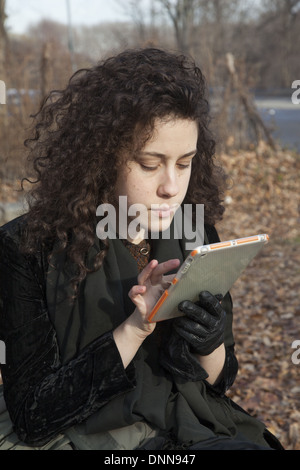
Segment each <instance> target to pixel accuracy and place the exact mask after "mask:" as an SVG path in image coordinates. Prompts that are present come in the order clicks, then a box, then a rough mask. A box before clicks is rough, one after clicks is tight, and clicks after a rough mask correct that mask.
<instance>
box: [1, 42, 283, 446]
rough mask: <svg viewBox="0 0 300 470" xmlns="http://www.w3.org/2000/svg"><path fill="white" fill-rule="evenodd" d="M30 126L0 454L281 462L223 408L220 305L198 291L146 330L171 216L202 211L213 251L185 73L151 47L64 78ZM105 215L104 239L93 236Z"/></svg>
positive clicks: (202, 103)
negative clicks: (245, 457) (144, 454)
mask: <svg viewBox="0 0 300 470" xmlns="http://www.w3.org/2000/svg"><path fill="white" fill-rule="evenodd" d="M36 119H37V122H36V125H35V133H34V136H33V137H32V139H30V140H28V141H27V142H26V144H27V146H28V147H29V149H30V153H29V156H30V160H31V161H32V162H33V169H34V171H35V174H36V176H37V177H36V181H35V182H34V185H35V186H33V189H32V190H31V192H30V194H29V211H28V213H27V214H26V215H25V216H22V217H20V218H18V219H16V220H14V221H12V222H10V223H8V224H7V225H5V226H4V227H2V229H1V238H0V240H1V260H0V263H1V266H0V268H1V320H0V321H1V328H0V331H1V339H2V340H3V341H4V342H5V345H6V365H4V366H3V367H2V375H3V384H4V398H5V403H6V407H7V410H8V413H9V416H10V420H11V422H12V423H13V426H14V431H15V432H12V434H11V435H10V436H8V437H7V435H8V431H6V439H3V444H2V445H3V446H6V448H22V446H23V447H24V446H28V447H31V448H32V447H33V448H44V449H48V448H51V449H56V448H75V449H109V450H112V449H127V450H128V449H166V448H182V449H184V448H189V449H208V448H209V449H255V448H258V449H266V448H267V449H270V448H281V446H280V444H279V443H278V441H277V440H276V439H275V438H274V437H273V436H272V435H271V434H270V433H269V432H268V431H267V430H266V429H265V426H264V425H263V423H260V422H259V421H257V420H256V419H254V418H252V417H251V416H249V415H248V414H247V413H245V412H244V411H243V410H241V409H240V408H239V407H238V406H237V405H235V404H234V403H233V402H232V401H231V400H229V399H228V398H227V397H226V396H225V391H226V390H227V389H228V387H230V385H231V384H232V383H233V381H234V378H235V376H236V373H237V361H236V358H235V355H234V340H233V336H232V326H231V325H232V303H231V298H230V295H229V293H228V294H227V295H226V296H225V297H224V298H223V299H222V300H220V299H219V298H218V299H217V298H216V297H215V296H213V295H211V294H210V293H209V292H201V293H200V292H199V301H198V302H196V303H195V304H194V303H192V302H189V301H185V300H184V299H183V302H182V303H181V304H180V305H179V309H181V310H182V312H183V313H184V316H182V317H180V318H176V319H172V320H167V321H164V322H161V323H159V324H158V325H155V323H149V322H148V321H147V316H148V315H149V313H150V311H151V309H152V307H153V306H154V304H155V302H156V301H157V299H158V298H159V296H160V295H161V293H162V291H163V289H164V288H166V287H167V286H168V283H169V282H170V281H171V279H172V277H173V274H174V273H175V272H176V270H177V268H178V266H179V264H180V263H181V262H182V261H183V260H184V258H185V256H186V254H187V250H186V240H185V238H184V235H183V237H182V239H178V238H176V237H175V236H174V235H173V236H172V233H173V232H172V231H171V230H170V237H169V239H166V238H164V237H163V236H159V234H163V233H165V231H166V230H168V229H170V228H171V227H172V226H173V225H174V224H173V222H174V214H176V213H177V212H176V210H179V209H178V208H180V207H182V206H183V204H186V203H187V204H193V205H194V206H196V205H197V204H204V215H205V227H204V228H205V243H210V242H216V241H218V240H219V238H218V235H217V232H216V230H215V228H214V224H215V222H216V221H218V220H219V219H220V218H221V217H222V214H223V206H222V194H223V190H224V184H225V178H224V175H223V173H222V171H221V169H220V168H218V167H217V166H216V165H215V163H214V159H213V156H214V140H213V139H212V137H211V134H210V132H209V130H208V105H207V101H206V97H205V82H204V78H203V76H202V73H201V71H200V69H199V68H198V67H196V66H195V65H194V63H193V62H192V61H191V60H189V59H187V58H185V57H182V56H176V55H174V54H170V53H167V52H165V51H162V50H158V49H151V48H149V49H148V48H146V49H142V50H132V51H131V50H129V51H125V52H123V53H121V54H119V55H117V56H116V57H111V58H109V59H107V60H105V61H103V62H102V63H100V64H99V65H97V66H95V67H92V68H91V69H87V70H82V71H79V72H77V73H76V74H75V75H74V76H73V77H72V78H71V80H70V82H69V84H68V86H67V88H66V89H65V90H64V91H62V92H55V93H54V92H53V93H52V94H50V96H49V97H48V99H47V100H46V101H45V103H44V104H43V106H42V107H41V110H40V112H39V113H38V114H37V116H36ZM124 198H126V199H125V200H126V204H127V205H126V209H127V210H125V212H127V214H126V216H125V219H124V213H122V214H121V204H120V201H122V203H123V201H124ZM135 204H140V205H141V204H142V205H143V208H144V210H143V211H141V212H140V215H139V216H138V217H137V220H135V221H134V217H133V215H132V212H131V208H132V207H133V206H134V205H135ZM108 205H111V206H112V207H113V208H114V209H115V211H116V212H115V213H116V224H115V228H116V235H117V236H116V237H114V236H112V232H111V231H109V230H108V231H107V232H106V235H107V234H109V237H105V236H100V235H99V231H97V227H98V224H99V217H98V215H99V207H100V209H101V208H102V209H103V208H104V209H105V208H107V207H110V206H108ZM104 209H103V210H102V212H101V210H100V215H101V216H102V217H103V216H104V215H105V210H104ZM123 212H124V211H123ZM135 215H136V214H135ZM100 219H101V217H100ZM101 220H103V219H101ZM124 220H125V223H124ZM194 222H195V223H197V220H196V219H195V216H194ZM133 223H134V224H135V225H134V226H135V227H137V226H138V227H139V230H136V231H133V233H132V231H131V232H130V231H129V230H127V229H128V228H129V226H130V225H132V224H133ZM104 232H105V231H104ZM96 234H97V235H96ZM102 235H103V233H102ZM104 235H105V233H104ZM5 419H6V421H5ZM3 422H5V423H6V425H7V422H10V421H9V420H8V414H7V415H6V417H5V416H4V418H3ZM2 427H4V426H2ZM0 429H1V428H0ZM3 434H5V433H4V432H3ZM11 436H13V437H11ZM16 436H17V437H16ZM0 442H1V441H0ZM0 448H1V447H0Z"/></svg>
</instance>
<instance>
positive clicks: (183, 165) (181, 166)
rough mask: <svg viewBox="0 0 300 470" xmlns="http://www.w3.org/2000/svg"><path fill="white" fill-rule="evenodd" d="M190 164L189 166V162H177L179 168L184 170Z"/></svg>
mask: <svg viewBox="0 0 300 470" xmlns="http://www.w3.org/2000/svg"><path fill="white" fill-rule="evenodd" d="M190 166H191V164H190V163H186V164H183V163H178V168H180V169H181V170H184V169H186V168H190Z"/></svg>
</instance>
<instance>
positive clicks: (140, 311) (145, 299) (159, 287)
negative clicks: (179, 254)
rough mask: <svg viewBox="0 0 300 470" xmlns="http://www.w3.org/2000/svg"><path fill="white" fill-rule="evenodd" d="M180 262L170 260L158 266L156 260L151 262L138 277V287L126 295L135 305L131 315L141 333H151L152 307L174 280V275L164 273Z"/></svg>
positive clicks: (134, 287)
mask: <svg viewBox="0 0 300 470" xmlns="http://www.w3.org/2000/svg"><path fill="white" fill-rule="evenodd" d="M179 264H180V262H179V260H178V259H171V260H169V261H165V262H164V263H160V264H158V261H157V260H152V261H150V263H149V264H148V265H147V266H146V267H145V268H144V269H143V271H142V272H141V273H140V274H139V276H138V285H136V286H133V287H132V288H131V289H130V291H129V293H128V295H129V297H130V299H131V300H132V302H133V303H134V304H135V305H136V309H135V310H134V312H133V314H132V315H131V317H132V320H133V322H134V323H135V325H136V327H137V328H139V329H140V330H141V331H142V332H143V333H144V332H146V333H148V334H149V333H152V331H153V330H154V328H155V323H149V322H148V320H147V319H148V316H149V315H150V313H151V311H152V309H153V307H154V305H155V304H156V302H157V301H158V299H159V298H160V296H161V295H162V293H163V292H164V290H165V289H167V288H168V287H169V285H170V283H171V281H172V279H173V278H174V274H171V275H168V276H166V275H165V273H167V272H169V271H172V270H173V269H176V268H177V267H178V266H179Z"/></svg>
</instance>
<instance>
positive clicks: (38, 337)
mask: <svg viewBox="0 0 300 470" xmlns="http://www.w3.org/2000/svg"><path fill="white" fill-rule="evenodd" d="M0 340H2V341H4V343H5V347H6V364H5V365H2V367H1V369H2V376H3V384H4V397H5V401H6V406H7V409H8V412H9V414H10V417H11V420H12V422H13V424H14V428H15V431H16V433H17V435H18V437H19V438H20V439H21V440H22V441H24V442H26V443H27V444H29V445H34V446H40V445H44V444H45V443H46V442H48V441H49V440H50V439H51V438H52V437H54V436H55V435H57V434H58V433H60V432H62V431H63V430H64V429H66V428H68V427H69V426H72V425H74V424H77V423H80V422H82V421H83V420H85V419H86V418H87V417H89V416H90V415H91V414H92V413H93V412H94V411H96V410H98V409H99V408H100V407H101V406H103V405H104V404H105V403H107V402H108V401H109V400H111V399H112V398H114V397H115V396H117V395H120V394H122V393H125V392H127V391H129V390H132V389H133V388H134V387H135V370H134V366H133V365H132V364H131V365H129V366H128V367H127V369H126V370H125V369H124V367H123V363H122V360H121V357H120V354H119V351H118V349H117V347H116V344H115V342H114V339H113V336H112V332H108V333H106V334H105V335H103V336H101V337H99V338H98V339H97V340H95V341H94V342H93V343H91V344H90V345H88V346H87V347H86V348H85V349H84V350H83V351H82V352H81V353H80V354H79V355H78V357H77V358H76V359H74V360H71V361H70V362H69V363H68V364H66V365H62V364H61V362H60V354H59V349H58V344H57V339H56V334H55V330H54V328H53V325H52V323H51V322H50V320H49V316H48V312H47V306H46V304H45V297H44V295H43V292H42V289H41V284H40V282H38V280H37V278H36V275H35V273H34V272H33V271H32V268H31V266H30V263H28V262H27V259H26V257H25V256H23V255H22V254H21V253H20V251H19V250H18V247H17V246H16V244H15V242H14V241H13V240H12V238H11V237H10V236H9V235H7V233H5V232H4V231H3V230H2V229H0Z"/></svg>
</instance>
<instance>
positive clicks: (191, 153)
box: [141, 149, 197, 158]
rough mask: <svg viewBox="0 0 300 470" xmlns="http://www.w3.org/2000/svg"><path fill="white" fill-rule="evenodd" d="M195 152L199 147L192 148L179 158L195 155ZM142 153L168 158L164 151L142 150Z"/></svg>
mask: <svg viewBox="0 0 300 470" xmlns="http://www.w3.org/2000/svg"><path fill="white" fill-rule="evenodd" d="M195 153H197V149H196V150H191V151H190V152H188V153H185V154H184V155H181V156H180V157H178V158H185V157H190V156H191V155H195ZM141 155H150V156H151V157H158V158H166V157H167V155H165V154H164V153H159V152H141Z"/></svg>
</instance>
